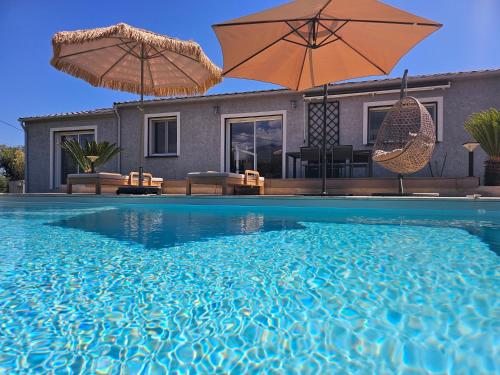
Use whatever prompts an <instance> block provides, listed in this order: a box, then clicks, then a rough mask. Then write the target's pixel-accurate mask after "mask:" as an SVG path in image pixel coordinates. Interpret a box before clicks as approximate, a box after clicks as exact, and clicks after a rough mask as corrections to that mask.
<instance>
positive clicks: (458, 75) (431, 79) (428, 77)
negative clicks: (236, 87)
mask: <svg viewBox="0 0 500 375" xmlns="http://www.w3.org/2000/svg"><path fill="white" fill-rule="evenodd" d="M489 76H500V68H498V69H485V70H473V71H465V72H450V73H436V74H424V75H417V76H409V77H408V80H409V82H408V86H409V87H419V86H423V85H425V84H429V83H437V82H449V81H451V80H453V79H462V78H479V77H489ZM400 85H401V78H400V77H397V78H382V79H371V80H357V81H347V82H340V83H332V84H329V85H328V91H329V94H332V93H333V94H337V93H351V92H363V91H368V90H369V91H373V90H374V89H387V88H392V87H395V88H398V87H400ZM321 91H322V90H321V89H320V88H314V89H310V90H306V91H304V92H302V94H303V95H305V96H314V95H318V94H319V93H321ZM283 93H290V94H291V93H296V92H295V91H291V90H289V89H270V90H259V91H244V92H231V93H221V94H208V95H200V96H194V97H169V98H157V99H149V100H145V101H144V104H145V105H150V104H158V103H167V102H172V101H183V102H187V101H198V100H216V99H223V98H242V97H249V96H257V95H259V96H260V95H273V94H283ZM138 103H139V102H138V101H137V100H133V101H124V102H115V103H114V106H117V107H126V106H132V105H137V104H138ZM113 113H114V109H113V108H102V109H94V110H87V111H78V112H65V113H55V114H49V115H41V116H30V117H21V118H19V121H35V120H44V119H56V118H70V117H71V118H74V117H82V116H102V115H110V114H113Z"/></svg>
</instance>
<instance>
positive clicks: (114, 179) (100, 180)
mask: <svg viewBox="0 0 500 375" xmlns="http://www.w3.org/2000/svg"><path fill="white" fill-rule="evenodd" d="M137 176H138V173H137V172H132V173H131V174H130V175H129V176H123V175H121V174H118V173H105V172H99V173H82V174H69V175H68V180H67V184H66V189H67V193H68V194H71V193H72V192H73V185H95V193H96V194H101V186H103V185H108V186H117V187H118V186H136V185H138V177H137ZM144 181H145V185H147V186H156V187H160V188H161V185H162V183H163V178H155V177H153V176H151V175H150V174H148V173H144Z"/></svg>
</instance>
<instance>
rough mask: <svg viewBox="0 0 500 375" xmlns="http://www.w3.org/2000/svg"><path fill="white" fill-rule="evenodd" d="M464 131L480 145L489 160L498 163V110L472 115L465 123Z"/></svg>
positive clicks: (499, 159) (499, 145)
mask: <svg viewBox="0 0 500 375" xmlns="http://www.w3.org/2000/svg"><path fill="white" fill-rule="evenodd" d="M465 129H466V130H467V131H468V132H469V134H470V135H471V136H472V137H473V138H474V139H475V140H476V142H478V143H479V144H480V145H481V148H482V149H483V150H484V151H485V152H486V153H487V154H488V156H489V157H490V160H493V161H500V110H498V109H489V110H487V111H484V112H479V113H474V114H473V115H472V116H470V117H469V119H468V120H467V122H466V123H465Z"/></svg>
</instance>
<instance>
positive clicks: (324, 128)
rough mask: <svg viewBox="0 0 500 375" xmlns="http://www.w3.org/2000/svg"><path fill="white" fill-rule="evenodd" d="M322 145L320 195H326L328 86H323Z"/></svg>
mask: <svg viewBox="0 0 500 375" xmlns="http://www.w3.org/2000/svg"><path fill="white" fill-rule="evenodd" d="M323 90H324V92H323V144H322V153H321V157H322V167H323V176H322V177H323V179H322V190H321V195H328V192H327V191H326V170H327V167H326V166H327V164H326V128H327V121H328V119H327V109H328V84H325V85H324V86H323Z"/></svg>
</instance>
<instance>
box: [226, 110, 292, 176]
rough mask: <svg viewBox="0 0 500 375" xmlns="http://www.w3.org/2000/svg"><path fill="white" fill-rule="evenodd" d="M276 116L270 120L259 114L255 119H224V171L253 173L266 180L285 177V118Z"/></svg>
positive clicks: (268, 116) (270, 115)
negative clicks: (256, 172) (251, 171)
mask: <svg viewBox="0 0 500 375" xmlns="http://www.w3.org/2000/svg"><path fill="white" fill-rule="evenodd" d="M274 113H276V112H273V113H269V115H267V116H266V114H265V113H260V114H259V116H256V117H234V118H233V117H231V118H224V119H223V121H224V130H225V158H226V161H225V167H223V168H224V170H226V171H228V172H234V173H244V171H245V170H246V169H252V170H256V171H258V172H259V173H260V175H261V176H263V177H266V178H282V177H283V171H284V167H283V147H284V137H285V130H284V129H285V128H284V124H285V115H284V114H278V115H275V114H274ZM247 115H251V114H247ZM255 115H257V114H255ZM242 116H243V114H242Z"/></svg>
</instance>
